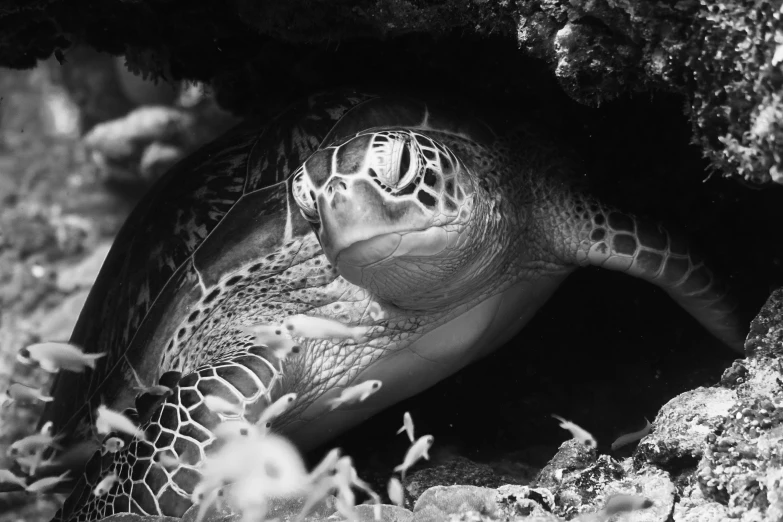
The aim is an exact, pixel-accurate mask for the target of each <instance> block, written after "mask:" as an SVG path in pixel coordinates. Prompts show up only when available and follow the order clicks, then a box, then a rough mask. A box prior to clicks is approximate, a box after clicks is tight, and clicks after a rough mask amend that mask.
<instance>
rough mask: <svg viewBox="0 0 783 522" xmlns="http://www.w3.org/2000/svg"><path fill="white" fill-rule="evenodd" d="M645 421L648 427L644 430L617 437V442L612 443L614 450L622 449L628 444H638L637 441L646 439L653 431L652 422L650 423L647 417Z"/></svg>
mask: <svg viewBox="0 0 783 522" xmlns="http://www.w3.org/2000/svg"><path fill="white" fill-rule="evenodd" d="M644 421H645V422H646V423H647V425H646V426H645V427H644V428H642V429H640V430H639V431H634V432H632V433H626V434H625V435H620V436H619V437H617V440H615V441H614V442H612V450H616V449H617V448H622V447H623V446H625V445H627V444H630V443H632V442H636V441H637V440H641V439H643V438H644V437H646V436H647V435H648V434H649V433H650V431H652V424H650V421H648V420H647V418H646V417H645V419H644Z"/></svg>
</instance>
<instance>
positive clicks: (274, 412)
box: [256, 393, 296, 426]
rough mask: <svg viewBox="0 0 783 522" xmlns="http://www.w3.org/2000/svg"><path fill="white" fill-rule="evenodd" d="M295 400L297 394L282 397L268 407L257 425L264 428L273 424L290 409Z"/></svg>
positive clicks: (287, 394)
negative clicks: (268, 424) (270, 423)
mask: <svg viewBox="0 0 783 522" xmlns="http://www.w3.org/2000/svg"><path fill="white" fill-rule="evenodd" d="M295 400H296V394H295V393H286V394H285V395H283V396H281V397H280V398H279V399H277V400H276V401H275V402H273V403H272V404H270V405H269V406H267V407H266V409H265V410H264V411H263V412H262V413H261V417H260V418H259V419H258V422H257V423H256V425H258V426H264V425H266V424H267V423H268V422H272V421H273V420H275V419H276V418H277V417H279V416H280V415H282V414H283V413H284V412H285V411H286V410H287V409H288V408H289V407H291V405H292V404H293V403H294V401H295Z"/></svg>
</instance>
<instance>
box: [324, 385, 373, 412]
mask: <svg viewBox="0 0 783 522" xmlns="http://www.w3.org/2000/svg"><path fill="white" fill-rule="evenodd" d="M382 384H383V383H382V382H381V381H378V380H369V381H364V382H361V383H359V384H357V385H356V386H350V387H348V388H345V389H344V390H343V391H342V392H341V393H340V396H339V397H335V398H334V399H329V400H328V401H327V403H328V404H329V405H330V406H331V407H332V409H335V408H338V407H340V406H342V405H343V404H351V403H353V402H357V401H359V402H361V401H363V400H365V399H367V397H369V396H370V395H372V394H373V393H375V392H377V391H378V390H380V389H381V385H382Z"/></svg>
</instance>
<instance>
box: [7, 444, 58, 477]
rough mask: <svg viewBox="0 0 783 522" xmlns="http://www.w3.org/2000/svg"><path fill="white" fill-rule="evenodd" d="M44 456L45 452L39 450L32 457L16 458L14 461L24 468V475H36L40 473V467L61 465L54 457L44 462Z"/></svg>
mask: <svg viewBox="0 0 783 522" xmlns="http://www.w3.org/2000/svg"><path fill="white" fill-rule="evenodd" d="M43 454H44V450H39V451H36V452H35V453H33V454H32V455H23V456H21V457H16V458H15V459H14V460H15V461H16V463H17V464H19V467H20V468H22V471H23V472H24V473H27V474H28V475H35V472H36V471H38V468H40V467H47V466H53V465H57V464H59V463H58V461H57V460H56V459H55V458H54V455H52V456H51V457H49V458H48V459H46V460H44V459H43Z"/></svg>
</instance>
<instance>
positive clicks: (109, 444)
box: [101, 437, 125, 455]
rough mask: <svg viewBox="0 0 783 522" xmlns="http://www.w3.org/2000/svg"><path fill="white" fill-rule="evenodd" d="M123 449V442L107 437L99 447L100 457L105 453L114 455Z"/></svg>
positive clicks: (117, 438)
mask: <svg viewBox="0 0 783 522" xmlns="http://www.w3.org/2000/svg"><path fill="white" fill-rule="evenodd" d="M124 447H125V441H124V440H122V439H121V438H119V437H109V438H108V439H106V440H105V441H104V442H103V445H102V446H101V455H106V454H107V453H111V454H115V453H117V452H118V451H120V450H121V449H122V448H124Z"/></svg>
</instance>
